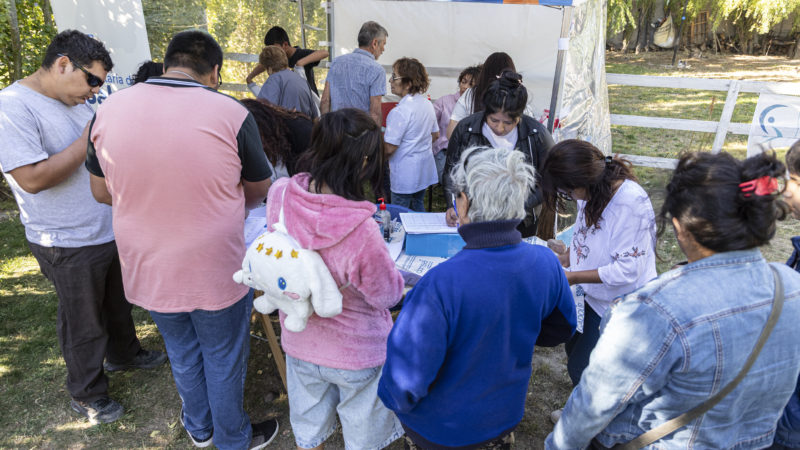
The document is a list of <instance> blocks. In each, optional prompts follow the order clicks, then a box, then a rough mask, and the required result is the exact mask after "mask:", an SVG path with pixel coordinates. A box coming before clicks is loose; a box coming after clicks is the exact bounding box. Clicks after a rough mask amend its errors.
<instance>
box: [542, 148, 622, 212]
mask: <svg viewBox="0 0 800 450" xmlns="http://www.w3.org/2000/svg"><path fill="white" fill-rule="evenodd" d="M540 175H541V177H542V179H541V186H542V193H543V194H544V202H545V205H546V206H547V208H550V209H551V210H554V211H557V212H559V213H564V212H566V204H565V202H564V201H563V200H561V199H560V198H559V196H558V191H571V190H574V189H585V190H586V206H584V208H583V212H584V216H585V217H586V226H587V227H591V226H594V225H596V224H597V223H598V222H599V221H600V217H601V216H602V215H603V210H605V209H606V205H608V202H610V201H611V197H613V196H614V184H615V182H616V181H620V180H631V181H637V180H636V176H635V175H634V174H633V170H632V164H631V163H630V162H629V161H627V160H625V159H622V158H620V157H617V156H613V157H611V156H609V157H606V156H605V155H604V154H603V152H601V151H600V149H598V148H597V147H595V146H594V145H592V144H590V143H589V142H586V141H580V140H578V139H567V140H564V141H561V142H559V143H558V144H556V145H554V146H553V148H551V149H550V152H549V153H548V155H547V159H545V161H544V164H543V165H542V170H541V171H540Z"/></svg>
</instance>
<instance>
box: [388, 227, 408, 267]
mask: <svg viewBox="0 0 800 450" xmlns="http://www.w3.org/2000/svg"><path fill="white" fill-rule="evenodd" d="M405 240H406V232H405V230H404V229H403V224H402V223H400V221H399V220H392V237H391V239H390V240H389V242H387V243H386V248H388V249H389V256H391V257H392V261H397V257H398V256H400V253H402V252H403V242H404V241H405Z"/></svg>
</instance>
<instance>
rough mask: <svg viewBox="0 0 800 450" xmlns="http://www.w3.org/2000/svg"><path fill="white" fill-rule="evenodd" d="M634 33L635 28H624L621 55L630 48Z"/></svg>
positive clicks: (630, 26)
mask: <svg viewBox="0 0 800 450" xmlns="http://www.w3.org/2000/svg"><path fill="white" fill-rule="evenodd" d="M635 31H636V28H635V27H633V26H632V25H628V26H626V27H625V31H624V32H623V33H622V49H621V50H620V51H621V52H622V53H627V52H628V47H630V44H631V42H632V40H633V35H634V32H635Z"/></svg>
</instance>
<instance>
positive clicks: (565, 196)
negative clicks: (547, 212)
mask: <svg viewBox="0 0 800 450" xmlns="http://www.w3.org/2000/svg"><path fill="white" fill-rule="evenodd" d="M556 195H558V198H560V199H561V200H564V201H565V202H571V201H573V200H575V199H574V198H572V191H569V192H567V191H562V190H561V189H557V190H556Z"/></svg>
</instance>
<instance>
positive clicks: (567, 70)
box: [328, 0, 611, 150]
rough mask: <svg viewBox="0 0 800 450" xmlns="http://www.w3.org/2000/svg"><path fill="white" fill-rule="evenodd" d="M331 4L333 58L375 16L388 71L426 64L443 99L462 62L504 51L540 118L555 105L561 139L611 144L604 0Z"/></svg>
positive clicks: (344, 0)
mask: <svg viewBox="0 0 800 450" xmlns="http://www.w3.org/2000/svg"><path fill="white" fill-rule="evenodd" d="M329 5H330V6H331V7H330V9H329V12H330V17H329V27H328V29H329V34H330V40H331V42H330V44H331V54H332V57H334V58H335V57H337V56H339V55H342V54H345V53H349V52H352V51H353V50H354V49H355V48H356V47H357V42H356V38H357V35H358V30H359V28H360V27H361V24H362V23H364V22H366V21H369V20H374V21H376V22H378V23H380V24H381V25H383V26H384V27H385V28H386V29H387V31H388V32H389V39H388V41H387V45H386V51H385V53H384V54H383V55H382V56H381V58H380V60H379V62H380V63H381V64H382V65H383V66H384V67H385V68H386V70H387V73H388V72H390V71H391V65H392V63H393V62H394V61H395V60H397V59H398V58H401V57H404V56H407V57H413V58H416V59H418V60H420V61H421V62H422V64H424V65H425V67H426V68H427V69H428V73H429V75H430V78H431V87H430V88H429V90H428V93H429V94H430V95H431V97H432V98H438V97H440V96H442V95H446V94H449V93H452V92H455V91H456V89H457V85H456V79H457V77H458V74H459V73H460V71H461V70H462V69H463V68H465V67H468V66H472V65H476V64H480V63H482V62H483V61H484V60H485V59H486V57H487V56H488V55H489V54H491V53H493V52H497V51H503V52H506V53H508V54H509V55H510V56H511V57H512V59H513V60H514V63H515V65H516V68H517V71H519V72H520V73H521V74H522V75H523V79H524V84H525V86H526V87H527V88H528V92H529V96H530V97H531V103H532V107H533V111H534V115H535V116H536V118H537V119H542V120H543V119H545V118H546V117H547V114H548V112H549V110H551V109H555V110H556V111H558V113H557V115H556V117H558V119H559V123H560V124H561V125H562V128H561V130H556V132H555V133H554V134H555V135H556V137H557V138H558V137H562V138H563V137H578V138H581V139H586V140H590V141H593V142H594V143H595V145H598V147H600V148H601V149H604V150H609V149H610V148H611V141H610V126H609V120H608V101H607V92H606V85H605V58H604V54H603V52H604V50H605V39H604V31H605V6H604V2H601V1H600V0H591V1H588V2H582V1H581V2H577V1H576V2H573V1H570V0H540V1H538V2H536V1H533V2H532V1H524V0H523V1H519V0H512V1H510V2H506V3H500V2H498V1H472V2H464V1H424V0H423V1H403V0H334V1H333V2H331V3H329ZM562 99H563V101H562ZM552 122H555V120H552ZM551 125H552V123H551Z"/></svg>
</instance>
